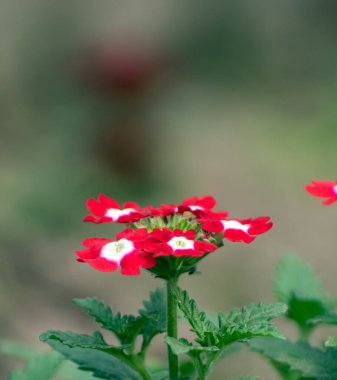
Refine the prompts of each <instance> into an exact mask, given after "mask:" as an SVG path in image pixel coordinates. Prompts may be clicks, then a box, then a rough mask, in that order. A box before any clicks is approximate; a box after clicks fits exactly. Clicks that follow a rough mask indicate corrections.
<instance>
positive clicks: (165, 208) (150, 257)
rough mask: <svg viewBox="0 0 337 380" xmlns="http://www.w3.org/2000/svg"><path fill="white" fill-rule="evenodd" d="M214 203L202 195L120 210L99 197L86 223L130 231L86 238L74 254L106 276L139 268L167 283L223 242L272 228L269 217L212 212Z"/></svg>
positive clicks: (241, 239) (90, 205)
mask: <svg viewBox="0 0 337 380" xmlns="http://www.w3.org/2000/svg"><path fill="white" fill-rule="evenodd" d="M215 203H216V201H215V199H214V198H213V197H212V196H210V195H206V196H204V197H201V198H199V197H196V196H194V197H191V198H187V199H185V200H184V201H183V202H182V203H181V204H180V205H173V204H161V205H160V207H158V208H155V207H153V206H146V207H143V208H141V207H140V206H139V205H138V204H137V203H134V202H127V203H124V205H123V206H122V207H121V206H120V205H119V204H118V203H117V202H116V201H115V200H113V199H111V198H109V197H107V196H105V195H103V194H100V195H99V197H98V200H96V199H94V198H90V199H89V200H88V201H87V207H88V209H89V211H90V212H91V215H88V216H86V217H85V218H84V220H85V221H90V222H94V223H105V222H116V223H127V224H129V226H130V228H127V229H126V230H124V231H122V232H120V233H119V234H118V235H117V237H116V239H115V240H112V239H104V238H91V239H85V240H84V242H83V245H84V247H85V249H83V250H80V251H76V253H77V255H78V261H81V262H87V263H88V264H89V265H91V266H92V267H93V268H95V269H97V270H100V271H105V272H114V271H116V270H117V269H118V268H121V273H122V274H125V275H138V274H140V267H143V268H146V269H148V270H149V271H150V272H152V273H153V274H154V275H156V276H158V277H161V278H164V279H168V278H171V277H173V276H175V277H178V276H179V275H181V274H182V273H187V272H188V273H192V272H193V271H194V270H195V268H196V265H197V263H198V262H199V261H200V260H201V259H203V258H204V257H205V256H207V254H208V253H210V252H214V251H215V250H216V249H218V248H220V247H222V246H223V242H222V240H223V238H225V239H227V240H230V241H232V242H244V243H251V242H252V241H253V240H254V239H255V237H256V236H257V235H260V234H262V233H264V232H266V231H268V230H269V229H270V228H271V227H272V223H271V221H270V218H269V217H267V216H266V217H258V218H251V219H242V220H239V219H228V213H227V212H226V211H213V208H214V206H215Z"/></svg>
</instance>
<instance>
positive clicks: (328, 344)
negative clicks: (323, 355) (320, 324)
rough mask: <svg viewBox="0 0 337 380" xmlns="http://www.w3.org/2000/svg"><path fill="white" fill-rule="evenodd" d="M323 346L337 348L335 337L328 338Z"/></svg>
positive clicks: (336, 337)
mask: <svg viewBox="0 0 337 380" xmlns="http://www.w3.org/2000/svg"><path fill="white" fill-rule="evenodd" d="M324 346H325V347H330V348H337V336H329V338H328V339H327V340H326V341H325V342H324Z"/></svg>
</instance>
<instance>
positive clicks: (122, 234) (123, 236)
mask: <svg viewBox="0 0 337 380" xmlns="http://www.w3.org/2000/svg"><path fill="white" fill-rule="evenodd" d="M133 233H134V231H133V229H132V228H126V229H125V230H123V231H121V232H119V233H118V234H117V235H116V240H121V239H129V237H130V235H132V234H133ZM129 240H130V239H129Z"/></svg>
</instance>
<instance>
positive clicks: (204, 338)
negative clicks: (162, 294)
mask: <svg viewBox="0 0 337 380" xmlns="http://www.w3.org/2000/svg"><path fill="white" fill-rule="evenodd" d="M175 297H176V300H177V304H178V307H179V309H180V310H181V311H182V313H183V315H184V317H185V318H186V319H187V320H188V322H189V324H190V325H191V331H193V332H194V333H195V334H196V335H197V337H198V339H196V341H197V342H198V343H200V344H201V345H203V346H210V345H211V346H212V345H215V343H216V341H217V338H216V336H217V328H216V326H215V325H214V324H213V323H212V322H210V321H209V320H208V319H207V318H206V314H205V313H204V312H202V311H200V310H199V309H198V306H197V304H196V302H195V301H194V300H193V299H190V298H189V295H188V293H187V292H186V291H184V290H182V289H180V288H177V289H176V290H175Z"/></svg>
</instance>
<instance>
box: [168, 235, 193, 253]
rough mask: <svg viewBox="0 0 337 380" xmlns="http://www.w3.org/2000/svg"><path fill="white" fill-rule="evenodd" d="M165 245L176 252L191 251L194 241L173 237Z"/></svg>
mask: <svg viewBox="0 0 337 380" xmlns="http://www.w3.org/2000/svg"><path fill="white" fill-rule="evenodd" d="M167 244H168V245H169V246H170V247H171V248H172V249H173V251H176V250H177V249H193V248H194V241H193V240H188V239H186V238H185V237H183V236H175V237H174V238H172V239H171V240H169V241H168V242H167Z"/></svg>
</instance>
